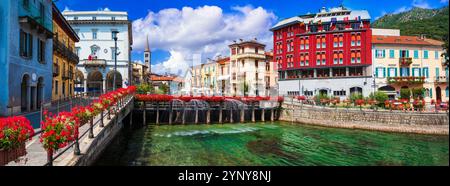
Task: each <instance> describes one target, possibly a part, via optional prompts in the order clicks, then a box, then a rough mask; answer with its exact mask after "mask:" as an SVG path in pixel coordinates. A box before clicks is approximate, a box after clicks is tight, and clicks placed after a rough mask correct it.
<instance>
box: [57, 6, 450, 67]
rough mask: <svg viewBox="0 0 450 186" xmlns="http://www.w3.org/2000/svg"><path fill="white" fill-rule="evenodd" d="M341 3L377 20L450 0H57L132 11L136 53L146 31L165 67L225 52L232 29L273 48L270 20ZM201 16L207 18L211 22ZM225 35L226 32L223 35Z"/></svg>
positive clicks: (156, 57) (155, 60)
mask: <svg viewBox="0 0 450 186" xmlns="http://www.w3.org/2000/svg"><path fill="white" fill-rule="evenodd" d="M340 4H343V5H344V6H345V7H348V8H350V9H364V10H368V11H369V13H370V15H371V17H372V20H374V19H376V18H377V17H380V16H382V15H384V14H386V13H398V12H403V11H406V10H409V9H411V8H412V7H421V8H439V7H442V6H445V5H448V0H314V1H313V0H309V1H307V0H159V1H156V0H58V1H57V2H56V5H57V6H58V7H59V9H61V10H64V9H66V7H67V8H68V9H70V10H97V9H103V8H109V9H110V10H112V11H127V12H128V14H129V18H130V19H131V20H133V21H134V22H133V31H134V33H133V35H134V36H135V38H134V41H135V46H134V47H133V48H134V51H133V54H132V59H133V60H142V49H143V46H144V44H143V43H144V40H145V35H149V37H150V41H151V42H150V45H151V48H152V52H153V56H152V64H153V65H155V69H157V68H159V69H158V70H159V71H161V72H162V71H164V70H167V69H169V70H171V69H176V68H178V67H179V66H180V64H183V61H186V60H187V59H192V56H191V55H192V53H200V54H202V59H205V58H208V57H213V55H217V54H223V55H226V43H229V42H230V41H232V40H233V39H238V38H233V35H232V34H233V33H235V34H236V35H237V36H236V37H239V38H245V39H250V38H253V37H258V39H259V38H261V40H262V42H266V44H267V45H268V48H270V49H271V48H272V47H271V46H270V45H271V43H270V32H269V31H268V28H270V25H273V24H275V23H276V22H277V21H278V20H280V19H283V18H288V17H292V16H295V15H301V14H305V13H308V12H311V13H314V12H317V11H318V10H319V9H320V8H321V7H327V8H331V7H337V6H339V5H340ZM183 7H184V8H183ZM186 7H189V8H186ZM210 14H211V15H212V16H211V17H209V15H210ZM205 15H207V16H205ZM177 16H178V17H183V18H184V19H183V21H177V20H176V19H177ZM214 16H216V17H214ZM205 17H206V18H205ZM215 18H217V19H215ZM203 19H205V20H203ZM219 19H223V20H229V21H221V20H219ZM236 19H242V20H244V19H245V20H247V21H248V22H245V21H243V22H240V23H238V25H234V24H233V23H230V22H233V20H236ZM135 20H140V21H135ZM167 20H170V21H172V22H177V23H175V24H179V25H182V26H181V28H177V27H174V26H170V25H166V26H164V23H165V22H167ZM170 21H169V23H170ZM198 22H204V23H205V24H206V25H205V24H204V25H202V24H201V23H198ZM249 22H257V24H256V25H254V26H253V27H254V28H253V29H254V30H251V28H249V29H243V30H242V31H241V32H239V33H236V30H239V29H240V28H238V27H240V26H242V25H239V24H243V23H249ZM199 24H200V25H202V26H205V27H208V28H207V29H205V33H204V34H205V36H204V37H200V36H199V38H198V40H199V42H198V44H196V42H195V40H194V39H192V40H193V41H186V40H189V38H190V36H192V35H199V34H200V33H199V32H202V31H201V30H199V29H198V28H195V26H192V25H199ZM208 24H211V25H215V26H216V27H214V26H209V25H208ZM189 26H192V27H189ZM147 27H148V29H147ZM196 27H198V26H196ZM135 28H136V29H135ZM190 28H192V29H190ZM162 29H166V30H172V31H173V30H180V29H182V30H183V33H184V35H180V36H179V37H175V38H176V39H169V38H170V37H171V36H172V35H171V34H173V33H170V32H168V31H164V30H163V31H161V30H162ZM225 29H228V32H223V33H220V34H216V33H219V32H222V31H223V30H225ZM194 38H195V37H194ZM220 38H223V41H221V40H220ZM178 72H179V69H178V70H175V73H178Z"/></svg>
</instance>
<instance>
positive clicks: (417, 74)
mask: <svg viewBox="0 0 450 186" xmlns="http://www.w3.org/2000/svg"><path fill="white" fill-rule="evenodd" d="M412 75H413V76H414V77H420V76H421V72H420V68H413V69H412Z"/></svg>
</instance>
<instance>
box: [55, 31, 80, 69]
mask: <svg viewBox="0 0 450 186" xmlns="http://www.w3.org/2000/svg"><path fill="white" fill-rule="evenodd" d="M53 51H55V53H56V54H58V55H60V56H61V57H64V58H66V59H67V60H68V61H69V62H72V63H74V64H78V62H79V58H78V55H77V54H75V53H74V52H73V49H72V48H71V47H70V48H68V47H66V45H65V44H64V43H62V42H61V41H59V40H58V38H57V37H55V38H53Z"/></svg>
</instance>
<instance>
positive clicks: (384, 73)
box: [383, 68, 386, 77]
mask: <svg viewBox="0 0 450 186" xmlns="http://www.w3.org/2000/svg"><path fill="white" fill-rule="evenodd" d="M383 77H386V68H383Z"/></svg>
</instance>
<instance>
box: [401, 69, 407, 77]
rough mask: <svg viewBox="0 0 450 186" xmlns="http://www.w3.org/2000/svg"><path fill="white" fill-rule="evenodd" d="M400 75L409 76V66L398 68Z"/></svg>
mask: <svg viewBox="0 0 450 186" xmlns="http://www.w3.org/2000/svg"><path fill="white" fill-rule="evenodd" d="M400 76H401V77H407V76H409V68H408V67H402V68H400Z"/></svg>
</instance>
